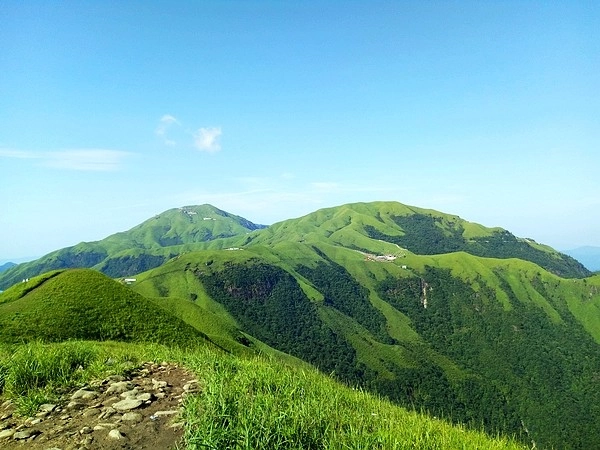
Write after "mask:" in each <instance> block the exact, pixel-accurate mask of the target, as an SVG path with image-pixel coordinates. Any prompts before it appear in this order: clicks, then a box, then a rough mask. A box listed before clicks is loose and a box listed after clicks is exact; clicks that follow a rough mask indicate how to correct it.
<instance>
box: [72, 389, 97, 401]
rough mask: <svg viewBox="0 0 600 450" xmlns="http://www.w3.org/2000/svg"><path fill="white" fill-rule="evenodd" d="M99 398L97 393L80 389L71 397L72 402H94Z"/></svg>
mask: <svg viewBox="0 0 600 450" xmlns="http://www.w3.org/2000/svg"><path fill="white" fill-rule="evenodd" d="M96 397H98V393H97V392H96V391H89V390H87V389H79V390H78V391H75V392H74V393H73V395H71V400H78V399H82V400H93V399H95V398H96Z"/></svg>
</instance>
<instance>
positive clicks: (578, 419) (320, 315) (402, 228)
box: [0, 202, 600, 449]
mask: <svg viewBox="0 0 600 450" xmlns="http://www.w3.org/2000/svg"><path fill="white" fill-rule="evenodd" d="M197 208H198V209H193V208H192V207H189V208H184V209H180V210H171V211H167V212H165V213H163V214H161V215H160V216H157V217H155V218H153V219H150V220H149V221H147V222H145V223H144V224H141V225H140V226H138V227H135V228H134V229H132V230H130V231H129V232H126V233H118V234H117V235H113V236H111V237H109V238H107V239H105V240H103V241H99V242H97V243H89V244H79V245H77V246H74V247H71V248H70V249H65V250H64V251H59V252H55V253H53V254H51V255H49V256H48V257H47V258H45V259H43V260H41V261H39V262H38V263H39V264H38V265H30V266H26V267H25V268H22V269H19V268H13V269H10V270H8V271H7V274H9V275H10V277H12V279H15V277H18V281H19V283H16V284H15V285H13V286H12V287H10V288H9V289H7V290H6V291H5V292H4V293H2V294H0V361H3V362H2V363H0V383H2V389H4V390H5V394H6V395H9V393H10V395H21V394H17V392H22V393H24V392H26V391H18V389H17V388H15V387H14V386H16V385H15V384H14V383H15V382H14V380H16V379H17V378H18V377H17V375H15V374H16V372H14V373H13V372H11V371H12V370H13V369H12V368H11V367H12V365H15V367H17V366H19V365H22V364H21V363H20V362H19V363H16V362H15V361H21V360H23V361H25V360H32V361H35V360H36V358H38V357H37V356H31V355H32V353H31V352H34V350H32V349H33V348H34V347H33V346H35V345H39V346H44V345H47V344H39V343H37V342H36V341H37V340H42V341H44V342H63V341H68V340H73V339H75V340H82V339H84V340H93V341H97V344H91V343H90V344H81V345H83V347H82V348H83V350H82V349H80V348H79V347H77V345H79V344H73V347H68V345H71V343H68V342H67V343H66V344H65V347H64V348H61V349H60V351H59V350H58V349H59V347H54V346H52V345H49V347H48V348H52V349H57V352H58V353H61V352H62V353H64V354H66V355H67V356H66V357H65V358H64V361H66V362H64V363H63V362H60V361H63V359H61V358H63V357H62V356H61V357H60V358H59V357H57V359H56V361H57V362H52V363H51V364H49V366H51V367H55V366H56V367H62V368H61V369H60V370H58V371H57V372H56V373H55V372H53V370H49V369H47V368H46V366H44V364H45V363H44V364H42V363H40V364H38V365H37V366H36V365H35V364H34V365H33V366H32V367H33V371H34V372H36V373H41V374H46V375H43V376H41V377H40V380H39V382H38V381H34V382H33V383H32V385H34V386H38V387H35V388H33V389H32V390H31V392H33V394H32V395H29V394H23V397H24V398H25V397H29V398H30V400H28V401H27V402H28V403H30V404H35V402H36V401H37V400H36V398H41V397H42V396H43V395H49V394H44V393H43V392H42V393H40V392H41V391H40V389H45V388H40V387H39V386H42V385H43V386H51V385H53V383H56V384H61V383H62V384H65V383H66V384H69V383H74V382H77V381H74V380H78V379H79V378H78V377H80V376H82V374H84V375H85V374H86V373H88V372H89V373H90V374H91V373H95V372H97V371H98V370H104V369H106V367H104V365H103V363H101V361H102V360H103V358H104V359H106V357H105V356H102V355H104V354H103V353H102V351H103V350H102V351H101V350H98V349H100V348H101V349H104V348H108V347H106V346H109V345H115V346H116V347H118V348H125V347H127V348H133V347H132V346H129V344H127V345H125V344H123V342H136V343H143V345H142V344H140V346H139V347H136V352H138V353H137V354H140V355H141V354H146V353H144V352H145V351H146V350H145V349H146V347H145V346H146V345H149V347H148V349H150V348H157V347H156V345H154V344H146V343H160V344H164V345H167V346H168V347H169V348H172V349H173V350H164V351H165V352H167V353H169V352H171V353H169V354H170V355H172V356H171V357H172V358H175V359H178V360H179V361H182V362H184V363H185V364H187V365H188V366H190V367H193V368H194V370H196V371H197V372H198V373H199V374H201V376H202V377H204V378H205V381H206V383H207V386H210V388H209V389H205V390H203V391H202V393H201V394H200V395H199V396H197V397H195V399H194V401H193V402H190V403H189V405H188V409H187V411H188V412H187V413H186V414H189V415H188V416H187V418H188V434H187V436H188V444H189V446H190V448H206V447H208V448H211V447H212V448H227V447H229V448H273V446H276V447H283V448H306V447H308V448H315V447H318V448H447V447H450V448H454V447H466V448H471V444H472V443H473V441H471V440H470V439H471V438H470V437H467V436H471V434H472V433H473V436H475V435H479V434H478V432H476V431H474V432H472V431H466V430H467V428H465V427H468V429H469V430H485V431H486V432H488V433H489V434H491V435H496V434H498V435H502V436H513V437H514V438H516V439H520V440H521V441H523V442H531V441H535V443H536V445H537V446H538V447H540V446H541V447H544V448H545V447H555V448H565V449H571V448H572V449H576V448H596V447H600V433H599V432H598V431H597V430H596V428H597V427H596V426H595V424H597V423H598V421H600V407H599V406H598V405H600V393H598V392H596V390H595V389H594V387H595V385H596V382H597V379H598V374H600V360H599V359H598V357H597V355H598V350H599V349H598V346H599V345H600V315H599V312H600V277H598V276H590V277H587V278H583V279H577V278H579V277H583V276H586V275H588V274H589V272H587V271H586V270H585V268H583V267H582V266H581V265H579V264H578V263H577V262H576V261H574V260H572V259H570V258H568V257H566V256H565V255H562V254H560V253H558V252H556V251H554V250H553V249H551V248H549V247H546V246H543V245H540V244H537V243H535V242H534V241H532V240H530V239H520V238H517V237H515V236H513V235H512V234H510V233H509V232H508V231H505V230H503V229H500V228H486V227H483V226H481V225H477V224H473V223H470V222H466V221H464V220H462V219H460V218H459V217H457V216H452V215H448V214H443V213H438V212H436V211H431V210H424V209H419V208H414V207H409V206H406V205H401V204H399V203H394V202H377V203H356V204H351V205H344V206H341V207H337V208H326V209H323V210H319V211H316V212H315V213H312V214H309V215H307V216H304V217H301V218H298V219H293V220H288V221H284V222H280V223H278V224H275V225H273V226H271V227H269V228H266V229H254V228H260V227H256V226H253V224H250V223H248V222H247V221H246V222H245V221H244V220H243V219H241V218H236V217H233V216H230V215H227V213H224V212H222V211H221V212H219V211H218V210H216V209H211V208H212V207H197ZM194 212H195V214H194ZM211 214H213V215H212V216H211ZM205 219H206V220H205ZM213 219H215V220H213ZM240 227H241V228H240ZM72 263H78V264H82V265H83V264H94V266H93V267H94V268H95V269H97V270H101V271H103V272H105V273H109V274H111V275H113V276H115V277H116V276H122V275H124V274H127V275H134V272H138V271H144V270H147V269H150V268H152V267H154V266H156V265H160V266H159V267H156V268H153V269H150V270H147V271H146V272H143V273H139V274H136V275H135V278H136V279H137V281H136V282H135V283H133V284H132V285H124V284H122V283H119V282H118V281H115V280H111V279H109V278H107V277H106V276H104V275H102V274H100V273H98V272H96V271H92V270H81V269H79V270H54V271H50V272H47V273H45V274H43V275H41V276H36V277H33V276H30V279H29V281H27V282H25V283H21V282H20V281H21V277H22V278H27V277H26V276H24V275H23V276H22V274H24V273H26V271H27V270H33V267H34V266H35V268H36V270H38V269H40V268H51V267H54V266H56V267H67V266H68V265H69V264H72ZM16 269H19V270H16ZM11 271H12V272H11ZM24 271H25V272H24ZM10 277H9V278H10ZM9 278H2V275H0V283H2V282H4V281H6V280H7V279H9ZM114 341H119V342H120V343H118V344H117V343H114ZM22 342H29V344H25V345H24V346H23V347H21V346H19V345H17V344H19V343H22ZM101 342H106V344H102V343H101ZM109 342H113V343H112V344H110V343H109ZM57 345H58V344H57ZM88 345H96V346H98V347H94V348H95V349H96V350H94V351H91V352H87V350H85V349H87V348H88V347H87V346H88ZM199 345H201V347H199ZM202 346H206V348H204V347H202ZM181 347H182V348H185V349H187V350H186V351H183V350H181V351H180V350H174V349H175V348H181ZM161 348H162V347H161ZM217 348H220V349H222V350H225V352H226V353H222V352H219V351H217V350H216V349H217ZM21 349H28V350H21ZM163 349H166V347H165V348H163ZM35 351H37V350H35ZM161 351H162V350H161ZM19 352H24V353H23V355H29V356H25V357H22V358H21V360H19V358H17V357H16V356H15V355H20V354H21V353H19ZM27 352H29V353H27ZM98 355H100V356H98ZM256 355H262V356H261V357H259V358H258V359H257V358H256ZM265 356H269V357H271V358H272V359H271V360H266V359H264V357H265ZM129 359H132V360H133V359H135V358H129ZM9 360H10V361H11V362H10V363H9V362H7V361H9ZM13 360H14V361H13ZM69 361H73V362H72V363H70V362H69ZM123 361H125V360H123ZM282 361H286V362H288V363H289V364H290V367H285V366H283V365H282V363H281V362H282ZM307 363H310V364H312V365H313V366H314V367H316V368H318V369H319V370H320V371H321V372H324V373H326V374H328V375H332V377H331V378H332V380H327V381H324V380H325V378H323V377H322V376H321V375H319V374H317V373H316V372H315V371H313V370H312V369H311V368H308V364H307ZM36 364H37V363H36ZM75 365H76V366H77V370H75V371H73V367H75ZM96 367H97V368H98V369H97V368H96ZM250 367H252V368H253V371H252V372H250V369H249V368H250ZM64 373H67V374H71V375H66V376H63V375H61V374H64ZM85 376H87V375H85ZM90 376H91V375H90ZM55 379H57V380H59V381H56V382H55V381H52V380H55ZM335 380H337V381H335ZM339 381H342V382H344V383H346V385H348V386H353V387H354V388H355V389H356V390H353V391H348V390H347V389H345V388H342V387H340V385H339V384H337V382H339ZM4 386H6V388H5V387H4ZM11 386H13V387H11ZM363 390H364V392H363ZM367 391H369V392H372V393H376V394H377V395H380V396H381V397H382V398H385V400H382V399H377V398H374V397H372V396H370V395H368V394H366V392H367ZM27 392H29V391H27ZM42 394H43V395H42ZM300 399H302V401H301V400H300ZM330 400H331V402H330ZM390 401H391V402H393V403H394V404H396V405H402V406H404V407H406V408H409V409H410V410H413V411H422V412H425V413H427V414H429V415H430V416H437V417H443V418H444V419H445V421H446V422H448V423H455V424H456V423H460V424H462V425H461V427H462V428H460V430H461V431H460V433H459V435H462V436H463V438H464V439H466V440H464V441H460V439H459V440H457V441H455V440H454V439H455V438H454V431H452V430H456V428H451V427H450V426H449V425H448V423H446V422H441V421H431V420H430V421H428V422H420V421H421V419H422V417H421V416H419V415H418V414H415V413H406V411H404V410H402V409H393V412H391V409H389V408H395V407H392V406H391V404H390V403H389V402H390ZM27 402H25V403H27ZM316 403H319V404H318V405H316ZM378 408H379V409H381V410H384V411H387V412H386V413H381V414H380V413H379V412H374V414H372V415H365V414H363V412H364V411H366V410H377V409H378ZM399 411H402V412H401V413H400V412H399ZM398 414H399V415H398ZM384 417H385V420H386V421H383V422H380V421H379V420H380V419H381V418H384ZM408 417H413V418H415V420H416V422H414V421H413V419H408ZM390 421H393V422H390ZM396 423H400V424H401V426H400V428H402V429H397V428H396V425H395V424H396ZM423 423H425V425H424V426H425V427H426V429H427V430H429V434H427V433H428V432H427V431H423V429H422V428H420V427H421V425H420V424H423ZM382 427H383V428H382ZM405 428H406V431H404V429H405ZM403 433H404V434H403ZM423 433H425V435H426V436H427V438H426V439H424V440H420V439H421V437H422V434H423ZM448 436H450V437H448ZM446 439H447V440H446ZM457 439H458V438H457ZM461 442H462V445H461V444H460V443H461ZM482 442H484V441H482ZM493 445H495V444H493ZM493 445H492V447H493ZM420 446H421V447H420ZM478 446H479V448H488V443H487V442H484V443H481V444H477V445H475V447H478Z"/></svg>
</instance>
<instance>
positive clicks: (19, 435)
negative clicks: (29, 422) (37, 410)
mask: <svg viewBox="0 0 600 450" xmlns="http://www.w3.org/2000/svg"><path fill="white" fill-rule="evenodd" d="M36 434H38V432H37V431H36V430H22V431H17V432H16V433H15V434H13V439H16V440H22V439H29V438H30V437H32V436H35V435H36Z"/></svg>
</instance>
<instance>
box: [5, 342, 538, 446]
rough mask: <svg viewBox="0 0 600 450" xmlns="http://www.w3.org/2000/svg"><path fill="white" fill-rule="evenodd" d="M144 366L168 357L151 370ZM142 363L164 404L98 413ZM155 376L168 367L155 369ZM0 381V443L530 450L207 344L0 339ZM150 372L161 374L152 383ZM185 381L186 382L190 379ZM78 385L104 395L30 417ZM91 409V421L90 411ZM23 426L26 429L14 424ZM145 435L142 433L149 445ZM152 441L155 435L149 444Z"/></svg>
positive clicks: (149, 388) (142, 374)
mask: <svg viewBox="0 0 600 450" xmlns="http://www.w3.org/2000/svg"><path fill="white" fill-rule="evenodd" d="M149 360H153V361H165V362H164V363H162V364H160V365H158V364H150V363H145V364H144V362H145V361H149ZM107 361H111V363H110V364H108V363H107ZM177 366H178V367H177ZM137 367H142V368H143V370H142V371H135V370H134V373H136V374H137V375H139V377H136V378H135V380H134V382H135V383H136V384H137V383H139V386H138V387H137V388H138V389H143V391H146V392H150V393H152V392H161V393H162V395H161V398H160V399H153V400H152V403H151V406H150V407H144V408H143V409H137V410H135V411H138V412H139V413H137V416H138V418H137V420H138V421H139V422H137V423H131V422H128V421H124V420H121V419H119V418H120V414H115V415H112V416H111V417H108V418H107V417H103V414H100V417H99V412H104V411H105V410H107V409H108V407H107V406H106V405H98V401H99V400H101V399H102V396H103V395H107V394H106V391H107V388H114V387H115V386H114V384H113V383H111V380H114V379H115V378H116V379H123V378H125V379H130V378H131V371H132V369H135V368H137ZM183 367H185V369H186V371H192V372H194V374H195V378H196V379H197V380H198V385H199V386H201V387H202V388H201V389H200V390H198V391H197V392H195V393H193V394H191V395H188V396H187V398H186V401H185V402H184V403H183V404H182V407H183V411H182V413H181V415H180V416H178V417H174V416H161V417H156V416H150V413H149V410H154V411H156V408H161V406H160V405H164V403H169V402H170V401H172V400H174V398H173V397H174V396H175V394H178V393H179V392H180V391H179V392H178V391H177V389H178V387H179V389H180V388H181V385H182V381H183V380H177V379H173V378H174V377H177V376H178V374H181V373H182V370H181V369H182V368H183ZM156 369H166V370H164V371H159V372H156ZM0 374H2V375H3V378H0V379H1V380H3V381H5V382H4V383H0V400H1V401H0V404H1V406H0V412H1V413H3V415H2V417H1V418H0V424H2V425H6V426H7V427H8V428H5V427H2V429H3V433H2V436H0V446H2V448H15V449H16V448H24V447H26V448H28V449H31V450H47V449H49V448H51V447H52V448H66V447H69V446H73V445H75V446H76V447H78V445H77V443H79V442H81V441H82V439H83V438H86V439H87V441H88V442H89V441H91V442H92V448H96V447H94V445H96V444H97V445H101V446H102V448H103V449H106V450H109V449H115V450H116V449H117V448H123V447H124V446H127V448H138V447H137V446H136V444H135V443H136V442H137V444H138V445H142V444H141V443H144V444H146V445H148V444H154V447H156V448H161V449H163V448H164V449H166V448H171V447H173V448H175V446H176V445H178V447H177V448H188V449H200V448H213V449H224V448H251V449H257V450H258V449H265V450H266V449H269V450H270V449H274V448H285V449H298V450H300V449H308V448H319V449H330V450H333V449H340V450H341V449H348V448H352V449H386V450H388V449H422V450H427V449H442V448H443V449H454V448H467V449H476V448H479V449H492V450H517V449H524V448H527V447H525V446H522V445H518V444H517V443H515V442H513V441H512V440H510V439H506V438H502V437H496V438H491V437H489V436H486V435H485V434H483V433H482V432H481V431H472V430H468V429H465V428H464V427H457V426H451V425H450V424H448V423H447V422H445V421H443V420H438V419H433V418H430V417H427V416H424V415H422V414H418V413H415V412H409V411H406V410H405V409H403V408H400V407H398V406H395V405H393V404H391V403H390V402H388V401H385V400H382V399H380V398H377V397H375V396H373V395H370V394H368V393H366V392H364V391H360V390H354V389H350V388H348V387H345V386H343V385H341V384H339V383H336V382H335V381H333V380H331V379H330V378H328V377H326V376H324V375H322V374H320V373H318V372H317V371H315V370H314V369H310V368H298V367H293V366H289V365H286V364H283V363H282V362H281V361H279V360H276V359H272V358H271V359H266V358H261V357H240V356H236V355H232V354H225V353H223V352H221V351H218V350H217V349H215V348H212V347H207V346H203V347H200V348H196V349H193V350H187V351H185V352H182V351H180V350H173V349H170V348H167V347H164V346H156V345H147V344H146V345H140V344H129V343H128V344H125V343H120V344H116V343H114V342H111V343H100V342H89V341H85V342H83V341H69V342H65V343H55V344H40V343H31V344H26V345H21V346H17V347H16V348H15V347H14V346H11V347H10V348H9V347H7V346H4V345H3V344H1V343H0ZM110 375H118V377H114V376H111V377H109V376H110ZM107 377H109V378H107ZM150 377H156V378H157V379H153V380H152V382H151V383H150V382H149V381H150V379H149V378H150ZM163 377H167V379H168V381H167V379H165V378H163ZM192 378H193V377H192ZM100 379H104V380H105V383H102V384H101V386H100V387H99V384H100V383H98V382H93V381H94V380H100ZM189 379H190V377H188V376H187V375H185V380H186V381H188V380H189ZM161 380H165V384H166V383H167V382H169V387H168V388H162V387H161V388H158V389H157V385H159V386H160V383H161ZM144 381H146V382H147V383H143V382H144ZM82 385H84V386H86V390H94V391H97V392H98V395H99V397H97V398H96V399H92V400H90V401H85V400H82V399H78V400H77V402H78V403H80V404H82V406H84V407H85V406H86V403H87V404H88V405H89V409H85V410H83V413H79V414H72V415H68V416H67V417H64V415H65V412H64V411H60V410H59V411H56V410H55V411H52V412H51V413H50V414H49V413H45V415H44V419H43V422H42V423H41V425H39V427H40V428H37V427H38V425H33V424H31V423H30V422H31V419H27V417H28V416H30V415H33V414H35V413H36V412H37V411H38V410H39V409H38V407H39V405H40V404H41V403H48V402H52V403H53V404H59V405H61V404H63V401H65V402H68V401H69V399H70V398H71V396H72V395H73V392H74V391H75V390H77V389H79V388H80V387H81V386H82ZM69 388H72V390H69ZM155 389H156V390H155ZM111 395H112V394H111ZM7 397H8V398H9V399H10V400H12V401H13V402H14V403H15V404H16V405H21V407H26V406H27V411H28V413H27V415H26V416H25V417H19V415H17V414H16V412H15V414H8V412H10V413H12V412H13V408H12V405H11V402H5V400H6V398H7ZM61 400H62V401H61ZM88 402H89V403H88ZM108 402H110V400H109V401H108ZM112 403H114V401H113V402H112ZM7 404H8V406H7ZM94 404H95V405H94ZM92 405H94V406H95V408H94V407H93V406H92ZM46 406H47V405H46ZM169 406H170V407H167V409H168V410H173V409H175V408H174V406H173V404H172V403H171V404H170V405H169ZM162 408H164V406H162ZM94 410H95V411H96V414H89V413H91V412H93V411H94ZM130 415H131V414H130ZM172 422H178V423H182V424H183V426H184V430H185V442H176V441H177V438H178V436H179V433H177V432H176V433H175V435H174V434H173V432H172V428H171V427H170V424H171V423H172ZM19 423H21V424H23V423H24V425H21V426H20V427H18V424H19ZM98 425H99V426H98ZM86 427H87V428H86ZM11 428H12V431H14V430H15V429H19V430H30V432H31V434H32V435H33V436H34V437H33V438H30V439H29V440H28V441H27V442H26V443H23V442H20V441H19V440H16V439H11V438H10V431H11ZM113 428H118V429H119V430H121V431H122V433H124V434H125V437H124V439H122V440H118V441H117V440H107V439H106V436H107V434H108V433H109V430H111V429H113ZM81 429H86V430H87V431H86V434H85V435H84V436H82V435H81V434H80V433H79V432H78V431H79V430H81ZM178 429H179V428H176V430H178ZM60 430H63V432H59V431H60ZM6 431H9V433H8V435H9V437H6V436H7V434H6ZM54 431H56V432H54ZM67 431H70V433H66V432H67ZM38 433H41V434H38ZM143 433H147V434H146V435H145V439H144V435H143ZM156 433H160V437H158V436H156ZM169 437H172V438H173V439H172V441H169ZM154 438H158V439H157V440H156V441H154V440H152V441H148V439H154ZM169 442H170V444H169ZM132 445H133V447H132ZM65 446H66V447H65ZM154 447H153V448H154ZM69 448H70V447H69Z"/></svg>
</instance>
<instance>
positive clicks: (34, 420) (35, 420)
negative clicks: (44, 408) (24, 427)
mask: <svg viewBox="0 0 600 450" xmlns="http://www.w3.org/2000/svg"><path fill="white" fill-rule="evenodd" d="M41 422H42V419H40V418H39V417H38V418H36V419H32V420H30V421H29V425H37V424H38V423H41Z"/></svg>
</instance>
